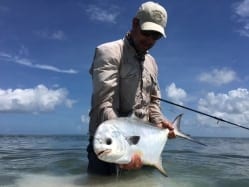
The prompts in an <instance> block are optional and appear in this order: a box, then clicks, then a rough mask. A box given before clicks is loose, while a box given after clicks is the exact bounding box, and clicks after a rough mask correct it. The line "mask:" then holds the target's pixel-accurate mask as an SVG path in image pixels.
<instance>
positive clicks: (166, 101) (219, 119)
mask: <svg viewBox="0 0 249 187" xmlns="http://www.w3.org/2000/svg"><path fill="white" fill-rule="evenodd" d="M151 96H152V97H153V98H155V99H158V100H160V101H163V102H165V103H169V104H171V105H175V106H178V107H181V108H184V109H187V110H190V111H192V112H196V113H198V114H202V115H204V116H208V117H210V118H213V119H216V120H218V121H222V122H225V123H228V124H230V125H234V126H236V127H240V128H243V129H246V130H249V128H248V127H245V126H242V125H239V124H236V123H233V122H230V121H227V120H224V119H222V118H219V117H216V116H213V115H210V114H207V113H204V112H201V111H198V110H195V109H192V108H189V107H186V106H183V105H179V104H177V103H174V102H172V101H169V100H166V99H162V98H159V97H157V96H154V95H151Z"/></svg>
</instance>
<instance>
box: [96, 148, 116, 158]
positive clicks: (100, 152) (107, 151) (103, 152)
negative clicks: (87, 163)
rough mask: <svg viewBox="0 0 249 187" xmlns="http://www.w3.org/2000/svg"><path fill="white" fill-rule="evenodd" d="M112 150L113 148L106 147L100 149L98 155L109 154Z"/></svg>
mask: <svg viewBox="0 0 249 187" xmlns="http://www.w3.org/2000/svg"><path fill="white" fill-rule="evenodd" d="M111 151H112V150H111V149H105V150H102V151H99V152H97V156H98V157H101V156H103V155H107V154H108V153H110V152H111Z"/></svg>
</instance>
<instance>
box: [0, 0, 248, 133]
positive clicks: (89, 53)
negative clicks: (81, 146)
mask: <svg viewBox="0 0 249 187" xmlns="http://www.w3.org/2000/svg"><path fill="white" fill-rule="evenodd" d="M142 2H144V1H132V0H127V1H120V0H104V1H103V0H63V1H61V0H53V1H49V0H36V1H32V0H22V1H19V0H12V1H9V0H2V1H1V2H0V134H86V133H87V128H88V112H89V108H90V97H91V90H92V87H91V77H90V75H89V73H88V70H89V67H90V65H91V62H92V58H93V53H94V48H95V47H96V46H97V45H98V44H101V43H103V42H107V41H112V40H116V39H120V38H123V36H124V35H125V33H126V32H127V31H129V29H130V27H131V20H132V18H133V17H134V15H135V13H136V11H137V8H138V7H139V5H140V4H141V3H142ZM158 2H159V3H160V4H162V5H163V6H164V7H165V8H166V10H167V12H168V23H167V28H166V32H167V38H166V39H162V40H160V41H158V43H157V45H156V46H155V47H154V48H153V49H151V51H150V53H151V54H152V55H153V56H154V57H155V58H156V60H157V63H158V66H159V83H160V86H161V91H162V97H163V98H165V99H169V100H171V101H173V102H176V103H179V104H183V105H185V106H188V107H192V108H194V109H198V110H201V111H203V112H207V113H209V114H211V115H215V116H218V117H220V118H223V119H225V120H229V121H232V122H235V123H238V124H241V125H244V126H247V127H249V88H248V85H249V75H248V69H249V63H248V59H249V0H219V1H216V0H202V1H196V0H174V1H173V0H171V1H170V0H168V1H163V0H161V1H158ZM162 109H163V112H164V114H165V116H167V117H168V118H169V119H170V120H173V118H174V117H175V116H176V115H177V114H179V113H184V117H183V120H182V129H183V130H184V131H185V132H187V133H189V134H192V135H194V136H236V137H241V136H243V137H249V131H247V130H244V129H239V128H235V127H233V126H231V125H228V124H225V123H221V122H220V123H217V121H215V120H214V119H210V118H205V117H203V116H198V115H196V114H194V113H192V112H190V111H186V110H182V109H179V108H176V107H173V106H170V105H168V104H165V103H162Z"/></svg>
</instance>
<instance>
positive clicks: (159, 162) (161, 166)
mask: <svg viewBox="0 0 249 187" xmlns="http://www.w3.org/2000/svg"><path fill="white" fill-rule="evenodd" d="M155 167H156V168H157V169H158V170H159V171H160V172H161V173H162V174H163V175H164V176H165V177H168V175H167V172H166V170H165V169H164V168H163V163H162V158H160V159H159V161H158V163H157V164H156V165H155Z"/></svg>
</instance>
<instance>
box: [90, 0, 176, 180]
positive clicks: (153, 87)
mask: <svg viewBox="0 0 249 187" xmlns="http://www.w3.org/2000/svg"><path fill="white" fill-rule="evenodd" d="M166 23H167V12H166V10H165V9H164V8H163V7H162V6H161V5H159V4H158V3H155V2H146V3H143V4H142V5H141V6H140V7H139V9H138V12H137V14H136V16H135V18H134V19H133V21H132V28H131V30H130V32H128V33H127V34H126V36H125V38H124V39H120V40H117V41H113V42H108V43H104V44H102V45H99V46H98V47H97V48H96V50H95V55H94V60H93V63H92V66H91V68H90V74H91V76H92V83H93V93H92V100H91V111H90V113H89V116H90V123H89V135H90V138H89V145H88V148H87V151H88V160H89V164H88V172H89V173H95V174H104V175H111V174H115V173H116V170H117V168H123V169H138V168H141V166H142V163H141V159H140V157H139V156H138V155H134V156H133V159H132V161H131V163H129V164H127V165H120V166H117V165H116V164H110V163H106V162H103V161H100V160H99V159H98V158H97V156H96V155H95V153H94V151H93V136H94V133H95V131H96V129H97V127H98V125H99V124H100V123H101V122H103V121H105V120H108V119H112V118H117V117H121V116H129V115H131V114H132V113H134V114H135V115H136V116H137V117H139V118H141V119H142V120H144V121H149V122H151V123H152V124H154V125H155V126H158V127H160V128H169V129H170V134H169V137H170V138H172V137H175V135H174V133H173V127H172V124H171V123H170V122H169V121H168V120H167V119H165V117H164V116H163V114H162V112H161V110H160V103H159V101H158V100H156V99H155V98H153V97H152V95H154V96H156V97H159V98H160V96H161V95H160V89H159V85H158V81H157V76H158V68H157V64H156V61H155V59H154V58H153V57H152V56H151V55H150V54H149V53H148V50H149V49H150V48H152V47H153V46H154V44H155V43H156V41H157V40H159V39H160V38H163V37H166V35H165V30H164V29H165V27H166Z"/></svg>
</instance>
